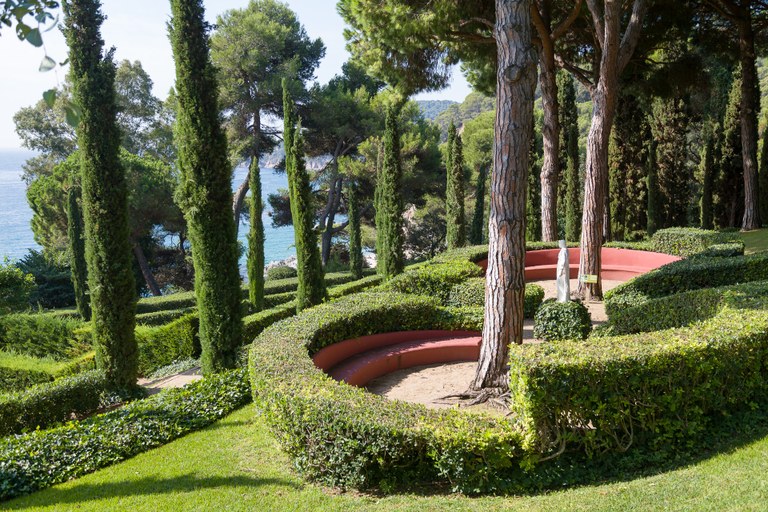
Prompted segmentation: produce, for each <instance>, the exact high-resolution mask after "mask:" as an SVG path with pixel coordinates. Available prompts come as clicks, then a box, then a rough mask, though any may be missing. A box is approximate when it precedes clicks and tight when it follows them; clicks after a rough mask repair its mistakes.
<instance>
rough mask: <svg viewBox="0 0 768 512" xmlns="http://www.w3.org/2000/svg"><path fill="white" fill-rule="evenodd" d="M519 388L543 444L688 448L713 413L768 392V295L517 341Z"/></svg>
mask: <svg viewBox="0 0 768 512" xmlns="http://www.w3.org/2000/svg"><path fill="white" fill-rule="evenodd" d="M510 389H511V406H512V412H513V414H515V416H516V417H517V418H518V419H519V420H520V421H521V422H522V423H523V425H525V426H526V428H527V429H528V431H529V432H531V433H534V435H535V442H536V445H537V446H538V448H539V450H541V451H544V452H546V451H549V450H554V449H558V448H559V449H566V447H570V448H572V449H573V448H580V449H584V450H586V452H587V453H590V454H594V453H602V452H607V451H613V452H623V451H625V450H627V449H628V448H629V447H630V446H647V447H650V448H651V449H653V450H667V449H671V450H678V449H684V447H685V445H686V443H688V442H689V441H690V439H691V438H692V437H694V436H696V435H698V434H700V433H702V432H703V431H704V430H705V429H706V428H707V426H708V425H709V423H710V422H711V421H712V420H713V418H721V417H722V416H723V415H727V414H729V413H730V412H732V411H734V410H735V409H738V408H742V407H744V406H745V405H746V404H750V403H754V402H757V401H760V400H762V399H765V398H768V296H766V295H762V296H751V295H749V294H747V293H742V294H736V295H733V296H732V297H731V299H730V302H729V304H728V305H726V306H725V307H723V308H722V309H721V310H720V311H719V312H718V314H717V315H716V316H715V317H713V318H711V319H709V320H706V321H703V322H700V323H697V324H694V325H692V326H690V327H686V328H680V329H670V330H664V331H656V332H653V333H641V334H634V335H626V336H614V337H606V338H592V339H591V340H590V342H589V343H568V342H565V343H555V344H541V345H521V346H513V347H511V351H510Z"/></svg>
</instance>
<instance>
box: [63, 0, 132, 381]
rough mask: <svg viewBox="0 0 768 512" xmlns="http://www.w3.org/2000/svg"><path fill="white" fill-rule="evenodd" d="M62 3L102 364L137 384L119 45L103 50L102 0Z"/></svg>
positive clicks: (95, 328)
mask: <svg viewBox="0 0 768 512" xmlns="http://www.w3.org/2000/svg"><path fill="white" fill-rule="evenodd" d="M63 7H64V14H65V16H66V23H65V29H64V34H65V36H66V39H67V44H68V45H69V62H70V66H71V68H70V76H71V79H72V85H73V99H74V102H75V103H76V104H77V105H78V106H79V107H80V110H81V112H82V115H81V118H80V122H79V124H78V127H77V136H78V145H79V146H80V148H81V151H82V158H81V173H82V174H81V184H82V199H83V218H84V221H85V257H86V262H87V266H88V279H89V285H90V286H89V287H90V290H91V308H92V318H93V339H94V345H95V348H96V365H97V367H99V368H101V369H103V370H104V371H105V372H106V374H107V376H108V379H109V382H110V383H111V384H112V385H114V386H115V387H127V386H132V385H135V383H136V375H137V355H138V350H137V346H136V338H135V336H134V327H135V323H136V286H135V281H134V277H133V268H132V256H131V244H130V242H129V231H128V191H127V186H126V181H125V172H124V170H123V168H122V167H121V165H120V159H119V151H120V130H119V129H118V127H117V122H116V117H117V103H116V100H115V72H116V71H115V64H114V61H113V51H109V52H107V53H106V54H104V52H103V47H104V41H102V39H101V34H100V27H101V24H102V22H103V21H104V15H103V14H102V13H101V6H100V3H99V1H98V0H71V1H66V2H64V3H63Z"/></svg>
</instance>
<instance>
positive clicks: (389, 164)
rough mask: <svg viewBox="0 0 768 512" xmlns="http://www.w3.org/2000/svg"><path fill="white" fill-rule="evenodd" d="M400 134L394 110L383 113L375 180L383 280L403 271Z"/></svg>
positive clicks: (378, 238)
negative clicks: (383, 128)
mask: <svg viewBox="0 0 768 512" xmlns="http://www.w3.org/2000/svg"><path fill="white" fill-rule="evenodd" d="M401 180H402V168H401V162H400V131H399V128H398V125H397V115H396V111H395V108H394V107H392V106H390V107H389V108H388V109H387V117H386V131H385V133H384V162H383V164H382V166H381V168H380V170H379V175H378V176H377V180H376V198H377V199H376V202H375V207H376V256H377V258H378V261H377V270H378V271H379V273H380V274H382V275H383V276H385V277H386V278H387V279H389V278H392V277H394V276H396V275H398V274H400V273H401V272H402V271H403V265H404V261H403V258H404V256H403V203H402V198H401Z"/></svg>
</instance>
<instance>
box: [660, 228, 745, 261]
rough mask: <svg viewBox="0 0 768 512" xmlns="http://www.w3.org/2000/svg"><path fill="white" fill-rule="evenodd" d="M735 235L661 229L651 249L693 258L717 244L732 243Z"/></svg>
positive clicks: (682, 229)
mask: <svg viewBox="0 0 768 512" xmlns="http://www.w3.org/2000/svg"><path fill="white" fill-rule="evenodd" d="M735 238H738V237H735V236H734V234H733V233H721V232H719V231H710V230H706V229H698V228H667V229H660V230H659V231H657V232H655V233H654V234H653V236H652V237H651V248H652V250H653V251H655V252H663V253H666V254H672V255H674V256H682V257H687V256H692V255H694V254H696V253H700V252H702V251H704V250H705V249H707V248H708V247H710V246H712V245H715V244H722V243H726V242H731V241H732V240H734V239H735Z"/></svg>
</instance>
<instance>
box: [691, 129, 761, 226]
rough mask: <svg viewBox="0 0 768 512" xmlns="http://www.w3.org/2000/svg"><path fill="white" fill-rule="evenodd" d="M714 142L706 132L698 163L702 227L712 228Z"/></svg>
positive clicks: (710, 134)
mask: <svg viewBox="0 0 768 512" xmlns="http://www.w3.org/2000/svg"><path fill="white" fill-rule="evenodd" d="M714 143H715V141H714V135H713V134H712V133H711V132H708V133H707V139H706V142H705V145H704V149H702V155H701V163H700V164H699V172H700V174H701V176H702V180H701V181H702V186H701V201H700V203H699V209H700V223H701V228H702V229H712V228H714V227H715V225H714V220H713V212H712V186H713V182H714V179H715V161H714V154H713V153H714V149H715V148H714ZM763 153H765V150H763ZM766 158H768V153H766ZM761 176H762V175H761ZM766 186H768V184H767V185H766Z"/></svg>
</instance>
